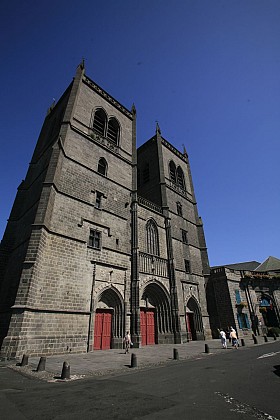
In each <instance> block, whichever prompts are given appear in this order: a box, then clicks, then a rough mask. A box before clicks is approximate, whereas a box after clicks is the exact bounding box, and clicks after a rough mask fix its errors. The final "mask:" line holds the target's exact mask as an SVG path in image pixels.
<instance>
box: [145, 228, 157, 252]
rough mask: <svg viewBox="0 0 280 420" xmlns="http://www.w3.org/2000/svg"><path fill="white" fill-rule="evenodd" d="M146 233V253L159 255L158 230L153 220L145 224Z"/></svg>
mask: <svg viewBox="0 0 280 420" xmlns="http://www.w3.org/2000/svg"><path fill="white" fill-rule="evenodd" d="M146 231H147V252H148V254H152V255H159V244H158V230H157V225H156V223H155V222H154V221H153V220H149V221H148V222H147V224H146Z"/></svg>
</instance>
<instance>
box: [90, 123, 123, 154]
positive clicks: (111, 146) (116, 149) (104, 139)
mask: <svg viewBox="0 0 280 420" xmlns="http://www.w3.org/2000/svg"><path fill="white" fill-rule="evenodd" d="M90 136H91V137H92V138H93V139H94V140H97V141H99V142H100V143H102V144H103V145H104V146H106V147H108V149H111V150H113V151H114V152H115V153H119V146H118V145H117V144H116V143H114V142H113V141H111V140H110V139H108V138H107V137H103V136H102V135H101V134H99V133H98V132H97V131H95V130H93V129H91V133H90Z"/></svg>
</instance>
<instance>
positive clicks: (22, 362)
mask: <svg viewBox="0 0 280 420" xmlns="http://www.w3.org/2000/svg"><path fill="white" fill-rule="evenodd" d="M27 365H28V355H27V354H24V355H23V356H22V360H21V364H20V366H27Z"/></svg>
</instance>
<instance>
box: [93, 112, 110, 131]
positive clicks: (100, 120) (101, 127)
mask: <svg viewBox="0 0 280 420" xmlns="http://www.w3.org/2000/svg"><path fill="white" fill-rule="evenodd" d="M106 123H107V117H106V114H105V111H103V109H97V110H96V112H95V114H94V120H93V125H92V128H93V129H94V130H95V131H97V132H98V133H99V134H101V135H102V136H105V130H106Z"/></svg>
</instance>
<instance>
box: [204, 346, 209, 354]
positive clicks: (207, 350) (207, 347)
mask: <svg viewBox="0 0 280 420" xmlns="http://www.w3.org/2000/svg"><path fill="white" fill-rule="evenodd" d="M205 353H209V346H208V344H205Z"/></svg>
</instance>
